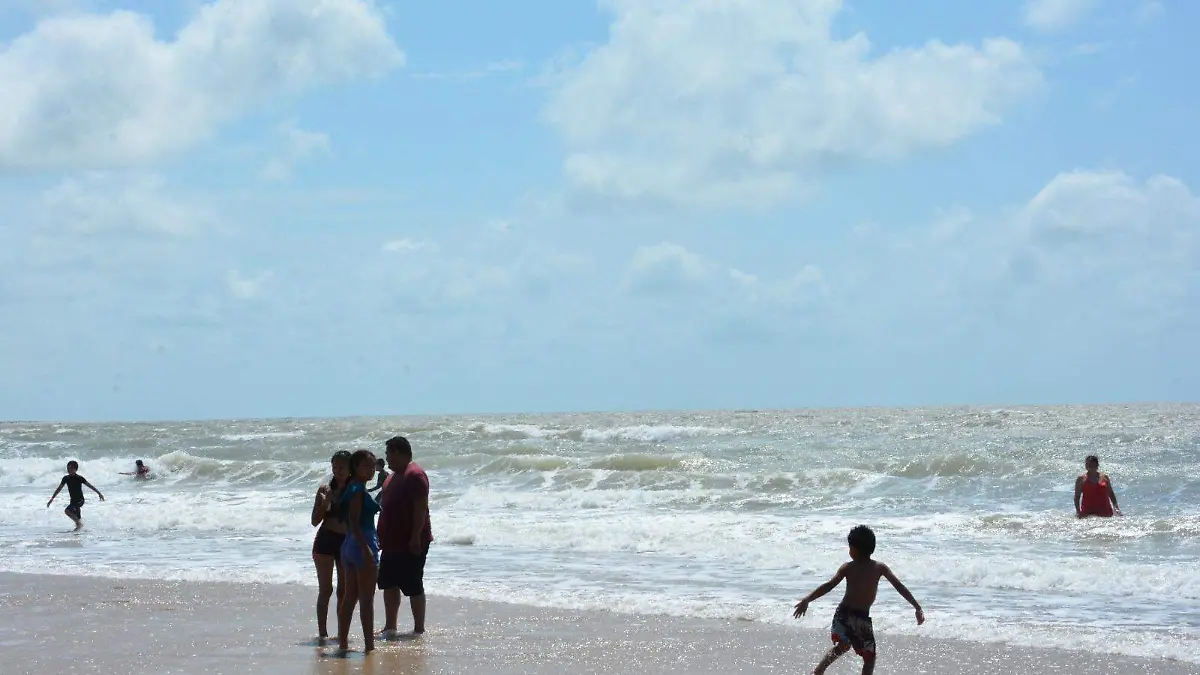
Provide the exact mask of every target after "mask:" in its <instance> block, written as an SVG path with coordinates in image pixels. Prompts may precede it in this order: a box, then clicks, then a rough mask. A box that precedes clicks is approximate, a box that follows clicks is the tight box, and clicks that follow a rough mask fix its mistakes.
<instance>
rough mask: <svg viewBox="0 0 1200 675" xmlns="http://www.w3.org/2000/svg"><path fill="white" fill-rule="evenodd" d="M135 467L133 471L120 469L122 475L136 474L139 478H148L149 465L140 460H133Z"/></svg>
mask: <svg viewBox="0 0 1200 675" xmlns="http://www.w3.org/2000/svg"><path fill="white" fill-rule="evenodd" d="M134 464H135V465H136V466H137V468H136V469H135V470H134V471H122V472H121V475H122V476H137V477H138V478H139V479H141V480H146V479H148V478H150V467H148V466H146V465H145V464H144V463H143V462H142V460H140V459H139V460H137V461H136V462H134Z"/></svg>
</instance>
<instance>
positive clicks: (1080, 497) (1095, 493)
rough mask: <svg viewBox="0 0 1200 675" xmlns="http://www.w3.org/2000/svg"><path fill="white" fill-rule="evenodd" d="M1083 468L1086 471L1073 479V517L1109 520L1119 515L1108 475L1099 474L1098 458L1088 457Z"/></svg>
mask: <svg viewBox="0 0 1200 675" xmlns="http://www.w3.org/2000/svg"><path fill="white" fill-rule="evenodd" d="M1083 466H1084V468H1085V469H1086V471H1084V472H1083V473H1081V474H1080V475H1079V477H1078V478H1076V479H1075V517H1076V518H1087V517H1088V516H1099V517H1101V518H1109V517H1111V516H1112V515H1113V514H1114V513H1115V514H1116V515H1118V516H1119V515H1122V514H1121V507H1120V506H1117V493H1116V492H1114V491H1113V486H1112V480H1110V479H1109V477H1108V474H1106V473H1100V458H1099V457H1097V456H1095V455H1088V457H1087V459H1086V460H1084V462H1083Z"/></svg>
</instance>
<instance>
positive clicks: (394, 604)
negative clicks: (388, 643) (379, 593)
mask: <svg viewBox="0 0 1200 675" xmlns="http://www.w3.org/2000/svg"><path fill="white" fill-rule="evenodd" d="M399 615H400V589H399V588H397V587H395V586H393V587H392V588H385V589H383V633H382V634H383V635H384V636H385V638H390V637H391V636H393V635H395V633H396V618H397V617H398V616H399Z"/></svg>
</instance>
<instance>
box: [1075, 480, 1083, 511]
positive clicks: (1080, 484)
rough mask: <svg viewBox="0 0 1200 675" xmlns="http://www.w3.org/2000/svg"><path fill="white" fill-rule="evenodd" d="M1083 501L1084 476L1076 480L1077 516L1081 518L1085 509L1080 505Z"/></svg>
mask: <svg viewBox="0 0 1200 675" xmlns="http://www.w3.org/2000/svg"><path fill="white" fill-rule="evenodd" d="M1082 499H1083V476H1079V477H1077V478H1076V479H1075V515H1076V516H1080V517H1082V516H1083V507H1082V505H1081V504H1080V500H1082Z"/></svg>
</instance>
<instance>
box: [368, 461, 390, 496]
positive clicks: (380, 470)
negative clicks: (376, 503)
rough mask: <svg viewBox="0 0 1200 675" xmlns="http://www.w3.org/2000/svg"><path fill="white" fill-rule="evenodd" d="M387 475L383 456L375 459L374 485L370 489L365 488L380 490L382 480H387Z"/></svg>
mask: <svg viewBox="0 0 1200 675" xmlns="http://www.w3.org/2000/svg"><path fill="white" fill-rule="evenodd" d="M387 477H388V472H387V465H386V464H384V463H383V458H380V459H377V460H375V486H374V487H372V488H371V489H370V490H367V492H375V491H376V490H382V489H383V484H384V482H385V481H387Z"/></svg>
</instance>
